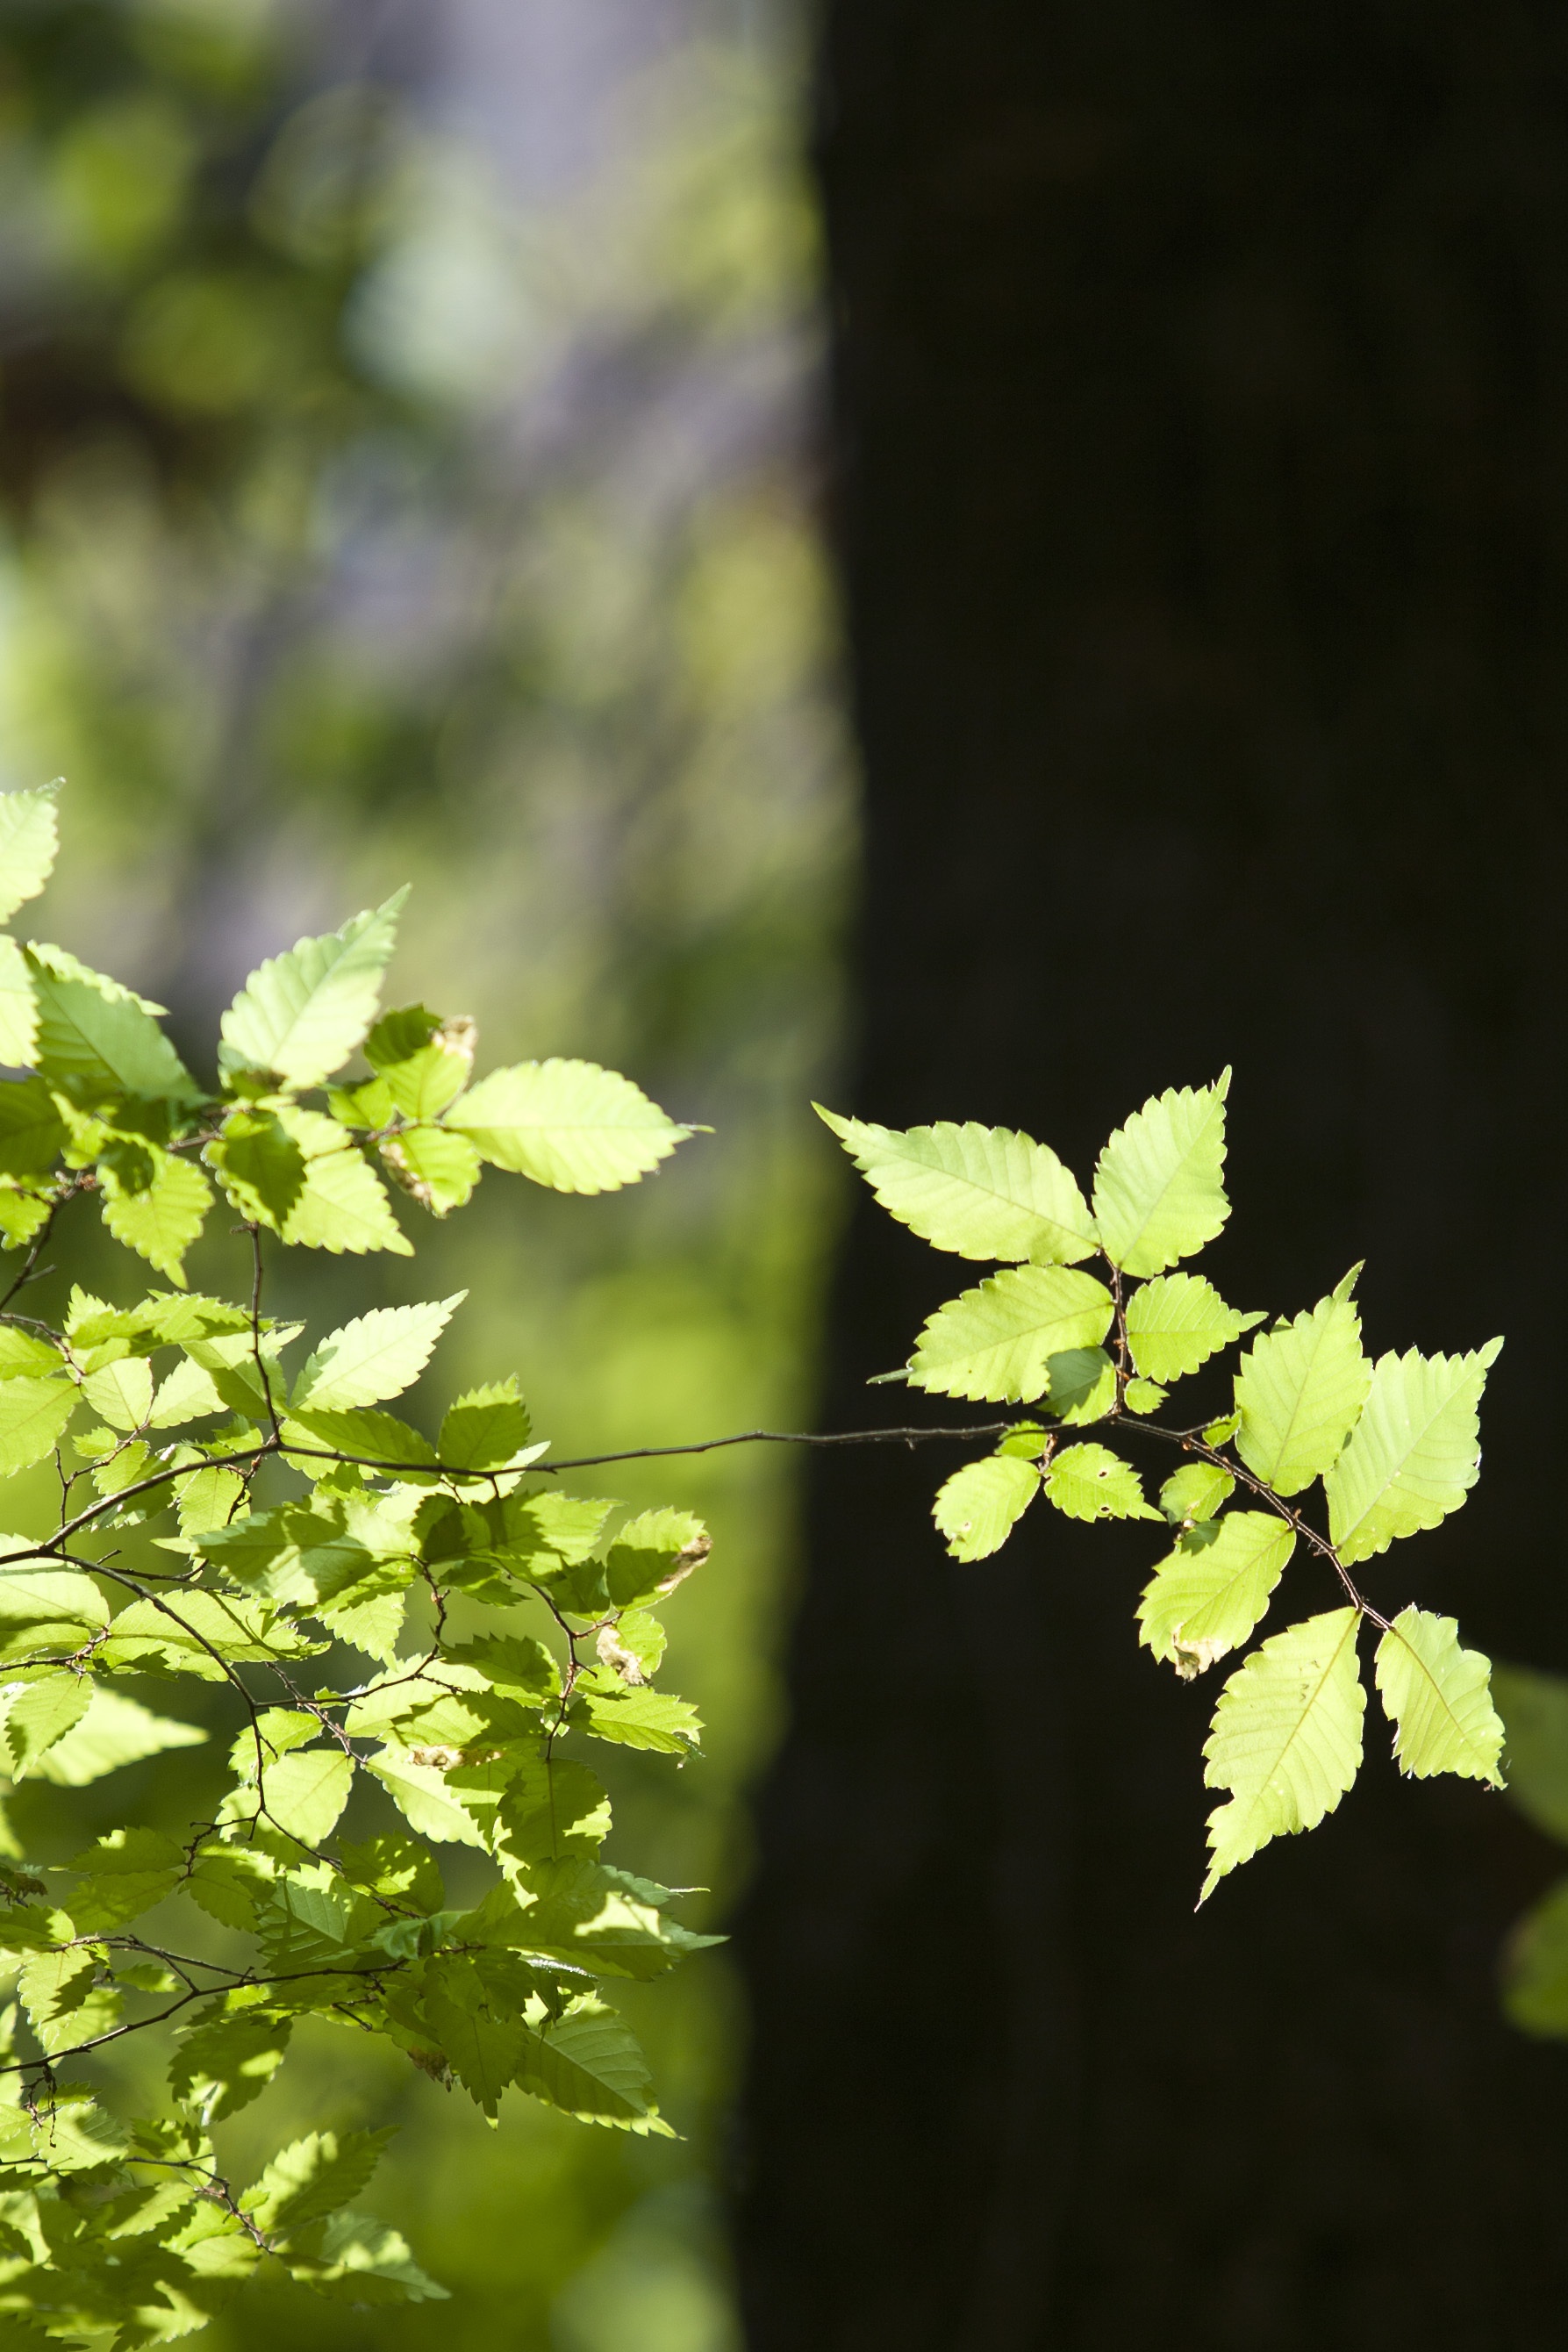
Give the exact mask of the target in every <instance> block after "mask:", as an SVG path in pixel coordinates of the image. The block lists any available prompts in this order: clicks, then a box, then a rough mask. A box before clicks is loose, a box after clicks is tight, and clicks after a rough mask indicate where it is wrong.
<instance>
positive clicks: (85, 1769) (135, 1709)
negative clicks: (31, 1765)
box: [37, 1683, 207, 1789]
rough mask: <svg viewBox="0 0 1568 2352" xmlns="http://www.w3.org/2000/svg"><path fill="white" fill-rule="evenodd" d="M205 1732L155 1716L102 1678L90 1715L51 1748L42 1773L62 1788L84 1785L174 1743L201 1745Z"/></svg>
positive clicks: (178, 1745) (39, 1771)
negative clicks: (107, 1684) (106, 1683)
mask: <svg viewBox="0 0 1568 2352" xmlns="http://www.w3.org/2000/svg"><path fill="white" fill-rule="evenodd" d="M206 1737H207V1735H206V1733H205V1732H204V1730H203V1729H202V1728H201V1727H200V1725H199V1724H194V1723H180V1722H177V1721H175V1719H174V1718H173V1717H171V1716H166V1715H154V1714H153V1713H152V1710H151V1709H150V1708H148V1707H145V1706H139V1705H138V1703H137V1701H136V1700H135V1699H133V1698H125V1697H123V1696H121V1694H120V1692H119V1691H116V1690H110V1689H108V1688H106V1686H105V1685H103V1684H101V1683H99V1684H97V1685H94V1686H93V1688H92V1691H91V1696H90V1698H89V1704H88V1709H87V1712H86V1714H85V1715H84V1716H83V1717H82V1718H81V1720H80V1721H79V1722H78V1724H77V1725H76V1726H75V1727H74V1729H72V1730H70V1731H68V1732H67V1733H66V1734H65V1735H64V1737H63V1738H60V1739H58V1740H57V1741H56V1743H55V1745H54V1746H53V1747H52V1748H49V1749H48V1751H47V1754H46V1755H45V1756H44V1758H43V1759H42V1760H41V1762H40V1763H39V1764H38V1766H37V1775H38V1778H39V1780H52V1781H53V1782H54V1783H55V1784H56V1786H57V1787H58V1788H62V1789H82V1788H86V1787H87V1785H88V1784H89V1781H93V1780H102V1778H103V1776H104V1774H105V1773H106V1772H117V1771H119V1770H120V1767H121V1766H122V1765H125V1764H140V1763H141V1761H142V1760H143V1759H144V1758H146V1757H148V1756H162V1755H163V1754H165V1753H166V1752H167V1750H168V1749H170V1748H200V1747H201V1746H202V1745H203V1743H204V1740H205V1739H206Z"/></svg>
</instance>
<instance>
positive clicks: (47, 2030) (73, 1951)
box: [16, 1944, 101, 2160]
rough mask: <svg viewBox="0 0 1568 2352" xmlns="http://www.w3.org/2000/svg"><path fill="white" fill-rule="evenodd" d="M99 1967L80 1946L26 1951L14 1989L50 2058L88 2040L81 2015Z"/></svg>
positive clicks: (89, 2022)
mask: <svg viewBox="0 0 1568 2352" xmlns="http://www.w3.org/2000/svg"><path fill="white" fill-rule="evenodd" d="M98 1971H99V1954H98V1953H97V1952H96V1951H94V1950H93V1949H92V1948H91V1947H90V1946H84V1945H80V1944H78V1945H76V1946H74V1947H68V1948H67V1949H65V1950H64V1951H52V1952H29V1954H28V1955H27V1958H26V1960H24V1962H23V1963H22V1973H21V1976H20V1978H19V1979H18V1980H17V1986H16V1990H17V1991H18V1992H19V1994H20V1995H21V1999H22V2006H23V2008H24V2009H25V2010H26V2012H27V2021H28V2023H29V2024H30V2025H31V2026H32V2029H33V2031H34V2032H35V2033H36V2034H37V2037H38V2039H39V2041H40V2042H42V2043H43V2045H44V2048H45V2050H46V2051H47V2053H49V2055H50V2056H51V2057H55V2056H57V2055H58V2054H59V2053H60V2052H61V2051H62V2050H66V2049H68V2048H69V2047H70V2046H71V2045H72V2044H73V2043H75V2042H83V2041H88V2040H89V2039H90V2038H91V2035H92V2033H93V2032H94V2030H95V2021H94V2020H93V2019H92V2018H91V2017H90V2016H88V2015H84V2013H83V2012H84V2011H85V2010H86V2009H87V2005H88V2003H89V2000H90V1999H91V1996H92V1992H93V1979H94V1978H95V1977H96V1976H97V1974H98ZM100 2160H101V2159H100Z"/></svg>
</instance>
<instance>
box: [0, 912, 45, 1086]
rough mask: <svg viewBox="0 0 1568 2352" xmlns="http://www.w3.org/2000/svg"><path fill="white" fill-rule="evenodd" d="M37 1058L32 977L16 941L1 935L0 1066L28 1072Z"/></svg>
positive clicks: (36, 1032)
mask: <svg viewBox="0 0 1568 2352" xmlns="http://www.w3.org/2000/svg"><path fill="white" fill-rule="evenodd" d="M37 1054H38V1006H37V998H36V997H35V996H34V994H33V975H32V973H31V972H30V971H29V970H28V969H27V959H26V955H25V954H24V952H23V950H22V948H21V946H20V944H19V942H18V941H16V940H14V939H12V938H11V937H10V935H9V933H8V932H0V1065H4V1066H5V1068H6V1069H8V1070H26V1069H31V1067H32V1066H33V1064H34V1062H35V1061H36V1060H37Z"/></svg>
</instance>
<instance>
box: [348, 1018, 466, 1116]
mask: <svg viewBox="0 0 1568 2352" xmlns="http://www.w3.org/2000/svg"><path fill="white" fill-rule="evenodd" d="M474 1037H475V1030H474V1024H473V1022H472V1021H468V1020H464V1019H462V1018H459V1019H457V1020H455V1021H442V1020H441V1019H439V1018H438V1016H437V1015H436V1014H435V1013H427V1012H426V1010H425V1008H424V1006H423V1004H406V1005H403V1006H402V1007H400V1008H399V1010H398V1011H396V1012H395V1013H384V1014H383V1015H382V1018H381V1020H379V1021H378V1022H377V1024H376V1025H375V1027H374V1028H373V1029H372V1030H371V1034H370V1035H369V1036H368V1037H367V1038H366V1039H365V1059H366V1061H367V1062H369V1064H370V1066H371V1069H372V1070H376V1071H379V1073H380V1074H381V1076H382V1078H383V1079H384V1080H385V1081H386V1087H387V1092H388V1094H389V1095H390V1096H391V1097H392V1102H393V1103H394V1104H395V1106H396V1107H397V1108H398V1109H399V1110H400V1111H402V1115H403V1117H404V1118H409V1119H415V1120H425V1119H434V1118H440V1116H441V1114H442V1112H443V1111H444V1109H445V1108H447V1106H448V1104H449V1103H452V1102H455V1100H456V1098H457V1097H458V1096H459V1095H460V1094H461V1093H462V1091H463V1089H464V1087H465V1086H466V1085H467V1083H468V1080H469V1077H470V1076H471V1075H472V1073H473V1069H474Z"/></svg>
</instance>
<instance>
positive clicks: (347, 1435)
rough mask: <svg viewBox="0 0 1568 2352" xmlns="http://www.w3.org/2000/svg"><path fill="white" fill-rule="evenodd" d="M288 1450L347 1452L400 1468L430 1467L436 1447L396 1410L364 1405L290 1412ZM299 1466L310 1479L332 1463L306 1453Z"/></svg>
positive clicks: (286, 1435)
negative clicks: (400, 1418) (319, 1410)
mask: <svg viewBox="0 0 1568 2352" xmlns="http://www.w3.org/2000/svg"><path fill="white" fill-rule="evenodd" d="M283 1443H284V1447H285V1450H286V1451H287V1450H289V1449H292V1448H294V1447H296V1446H299V1447H315V1448H317V1449H318V1450H319V1453H326V1454H350V1455H356V1456H360V1457H362V1458H363V1459H364V1460H366V1461H369V1462H374V1463H380V1464H395V1465H397V1467H398V1468H400V1469H407V1470H418V1469H423V1468H428V1467H429V1466H430V1465H432V1464H433V1463H434V1460H435V1449H434V1446H433V1445H432V1444H431V1443H430V1441H429V1439H428V1438H424V1437H421V1435H420V1433H419V1432H418V1430H417V1429H411V1428H410V1427H409V1425H408V1423H407V1422H406V1421H399V1420H398V1418H397V1416H396V1414H395V1413H390V1412H371V1411H369V1410H368V1409H366V1408H365V1407H363V1406H361V1407H357V1408H354V1409H352V1410H350V1411H349V1412H311V1411H309V1410H307V1411H305V1412H297V1413H295V1412H291V1413H290V1414H289V1416H288V1418H287V1420H286V1421H285V1423H284V1424H283ZM296 1467H297V1468H298V1469H300V1470H303V1471H304V1473H305V1475H306V1476H307V1477H308V1478H314V1477H319V1476H321V1475H323V1474H324V1473H325V1472H326V1471H328V1470H329V1468H330V1467H331V1465H330V1464H329V1463H326V1462H323V1461H321V1460H319V1459H318V1458H313V1457H312V1456H311V1455H309V1454H306V1455H305V1456H303V1458H297V1460H296Z"/></svg>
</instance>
